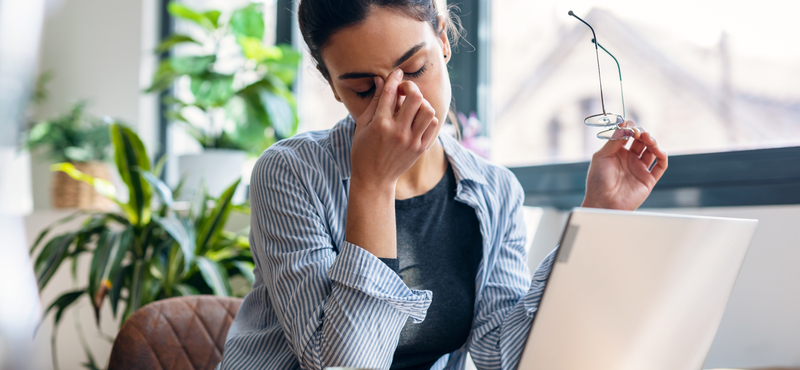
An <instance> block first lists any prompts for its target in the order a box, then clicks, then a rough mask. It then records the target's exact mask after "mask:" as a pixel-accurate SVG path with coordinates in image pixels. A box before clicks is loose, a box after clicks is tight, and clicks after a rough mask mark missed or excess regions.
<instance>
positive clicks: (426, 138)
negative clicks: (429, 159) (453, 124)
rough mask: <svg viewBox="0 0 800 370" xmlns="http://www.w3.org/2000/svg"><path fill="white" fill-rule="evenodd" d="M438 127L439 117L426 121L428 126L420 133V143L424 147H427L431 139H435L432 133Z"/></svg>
mask: <svg viewBox="0 0 800 370" xmlns="http://www.w3.org/2000/svg"><path fill="white" fill-rule="evenodd" d="M437 127H439V119H438V118H436V117H433V119H431V121H430V122H428V127H427V128H425V132H423V133H422V145H423V147H424V148H427V147H428V144H430V142H431V140H434V139H436V136H434V134H435V133H436V128H437Z"/></svg>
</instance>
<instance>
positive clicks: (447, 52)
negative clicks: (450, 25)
mask: <svg viewBox="0 0 800 370" xmlns="http://www.w3.org/2000/svg"><path fill="white" fill-rule="evenodd" d="M444 21H445V18H444V16H443V15H440V16H439V29H440V30H442V33H441V34H440V35H439V41H440V42H441V43H442V55H444V56H445V57H446V58H445V63H446V62H447V61H449V60H450V59H451V58H452V57H453V53H452V50H451V49H450V40H449V39H448V37H447V29H446V28H445V27H446V26H445V22H444Z"/></svg>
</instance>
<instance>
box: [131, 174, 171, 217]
mask: <svg viewBox="0 0 800 370" xmlns="http://www.w3.org/2000/svg"><path fill="white" fill-rule="evenodd" d="M139 173H141V174H142V176H143V177H144V179H145V180H147V182H148V183H150V186H152V187H153V189H155V191H156V194H157V195H158V198H159V199H161V202H162V203H163V204H165V205H166V206H167V207H170V208H172V207H173V203H175V201H174V200H173V199H172V190H171V189H170V188H169V186H167V184H165V183H164V181H161V179H159V178H158V177H157V176H156V175H154V174H152V173H150V172H148V171H139Z"/></svg>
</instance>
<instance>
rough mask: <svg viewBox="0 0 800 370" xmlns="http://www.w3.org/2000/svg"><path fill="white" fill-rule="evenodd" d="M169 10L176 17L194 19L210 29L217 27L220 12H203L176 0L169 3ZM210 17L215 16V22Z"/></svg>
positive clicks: (193, 20)
mask: <svg viewBox="0 0 800 370" xmlns="http://www.w3.org/2000/svg"><path fill="white" fill-rule="evenodd" d="M167 11H168V12H169V14H172V15H173V16H174V17H177V18H183V19H186V20H189V21H192V22H194V23H197V24H199V25H201V26H203V27H205V28H206V29H209V30H213V29H215V28H216V27H217V26H216V23H217V22H216V20H217V18H219V14H209V13H212V12H206V13H202V14H201V13H198V12H197V11H195V10H193V9H191V8H189V7H187V6H186V5H183V4H181V3H179V2H174V1H173V2H170V3H169V5H168V6H167ZM210 18H213V22H212V19H210Z"/></svg>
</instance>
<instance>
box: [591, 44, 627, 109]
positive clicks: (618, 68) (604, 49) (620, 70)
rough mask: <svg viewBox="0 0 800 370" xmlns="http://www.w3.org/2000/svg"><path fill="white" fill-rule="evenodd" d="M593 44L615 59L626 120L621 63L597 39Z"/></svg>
mask: <svg viewBox="0 0 800 370" xmlns="http://www.w3.org/2000/svg"><path fill="white" fill-rule="evenodd" d="M592 43H593V44H595V45H597V46H599V47H600V49H603V51H605V52H606V54H608V55H610V56H611V58H614V63H617V72H618V73H619V94H620V95H621V96H622V118H623V119H624V118H625V94H624V93H623V92H622V68H620V67H619V61H617V57H615V56H614V54H611V52H609V51H608V50H606V48H604V47H603V45H600V43H599V42H597V39H592Z"/></svg>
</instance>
